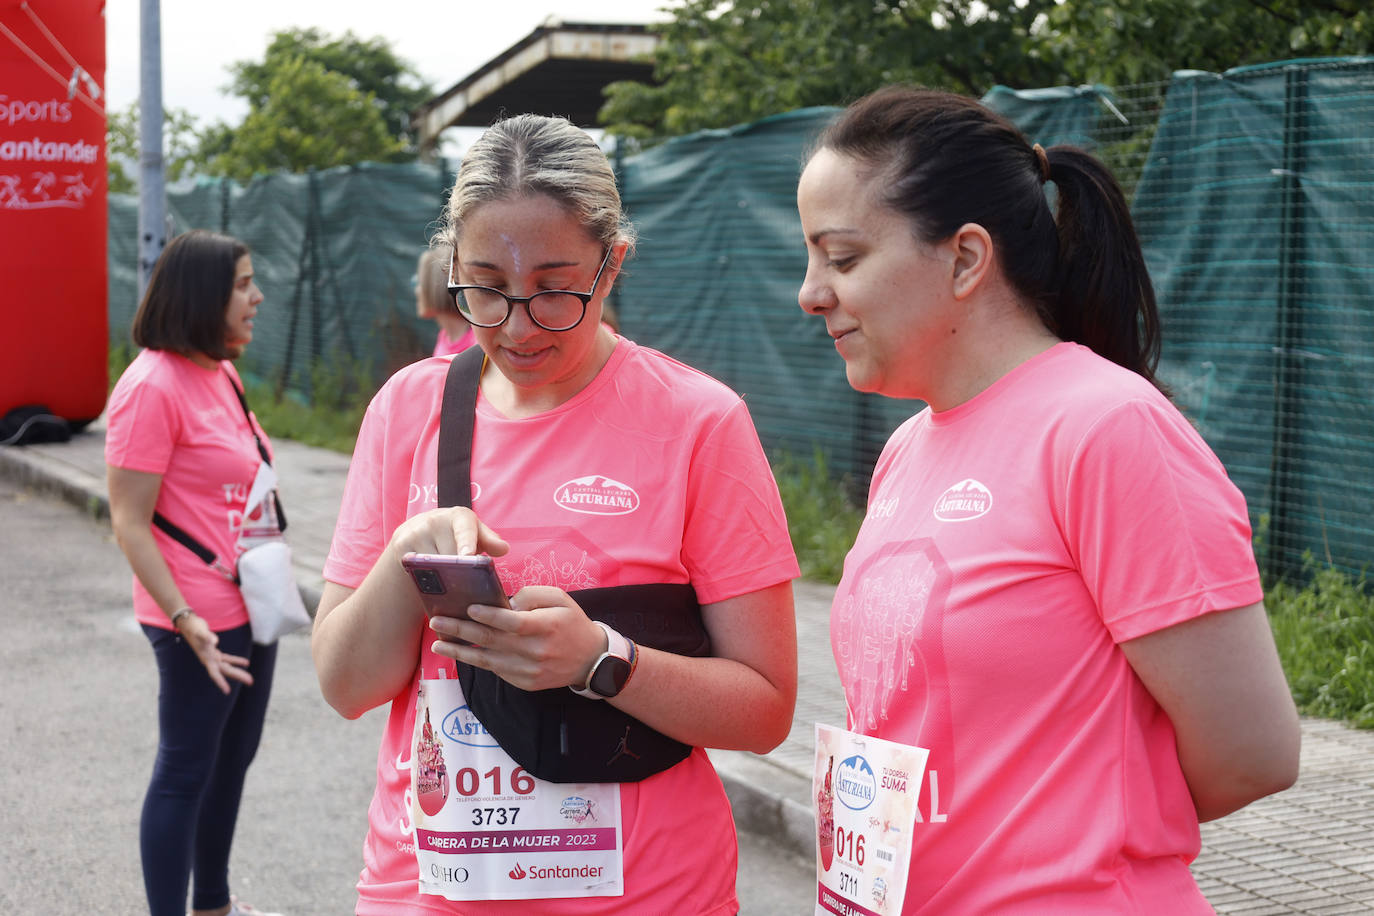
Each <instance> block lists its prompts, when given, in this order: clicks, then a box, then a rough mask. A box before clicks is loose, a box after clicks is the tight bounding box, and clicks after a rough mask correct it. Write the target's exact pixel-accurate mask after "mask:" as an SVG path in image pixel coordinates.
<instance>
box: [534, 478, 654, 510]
mask: <svg viewBox="0 0 1374 916" xmlns="http://www.w3.org/2000/svg"><path fill="white" fill-rule="evenodd" d="M553 501H554V503H555V504H557V505H558V506H559V507H561V508H564V509H568V510H569V511H572V512H581V513H582V514H583V515H629V514H630V513H631V512H633V511H635V510H636V509H638V508H639V494H638V493H636V492H635V491H634V489H633V488H632V487H629V486H627V485H625V484H623V483H621V482H620V481H618V480H612V479H611V478H609V477H602V476H601V475H600V474H591V475H588V476H587V477H577V478H574V479H573V480H569V481H568V482H567V483H565V484H562V485H561V486H559V487H558V488H557V489H555V490H554V491H553Z"/></svg>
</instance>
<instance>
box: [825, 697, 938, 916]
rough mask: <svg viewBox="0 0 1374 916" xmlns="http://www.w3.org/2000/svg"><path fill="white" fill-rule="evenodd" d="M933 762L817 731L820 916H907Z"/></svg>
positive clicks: (837, 731)
mask: <svg viewBox="0 0 1374 916" xmlns="http://www.w3.org/2000/svg"><path fill="white" fill-rule="evenodd" d="M929 755H930V752H929V751H928V750H926V749H924V748H919V747H910V746H908V745H905V744H898V743H896V742H893V741H886V740H884V739H882V738H870V737H867V736H864V735H857V734H855V733H853V732H850V731H846V730H845V729H842V728H833V727H831V726H828V725H821V724H820V723H817V724H816V766H815V772H814V776H813V779H812V794H811V797H812V798H813V799H815V807H816V916H828V914H836V916H892V914H898V913H901V911H902V898H903V897H905V896H906V876H907V868H908V866H909V864H910V862H911V831H912V828H913V827H914V825H915V823H916V799H917V798H918V797H919V796H920V794H921V779H922V777H923V776H924V774H925V767H926V758H927V757H929Z"/></svg>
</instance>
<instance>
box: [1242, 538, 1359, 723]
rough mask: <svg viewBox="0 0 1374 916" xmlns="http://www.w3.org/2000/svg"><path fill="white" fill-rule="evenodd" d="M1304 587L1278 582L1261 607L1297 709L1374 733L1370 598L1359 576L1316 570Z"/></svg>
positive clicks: (1309, 563)
mask: <svg viewBox="0 0 1374 916" xmlns="http://www.w3.org/2000/svg"><path fill="white" fill-rule="evenodd" d="M1306 561H1307V562H1306V566H1307V569H1308V571H1309V572H1311V573H1312V576H1311V580H1310V581H1309V582H1308V584H1307V585H1305V586H1302V587H1298V586H1294V585H1291V584H1288V583H1283V582H1281V583H1279V584H1277V585H1275V586H1274V587H1272V588H1271V589H1270V590H1269V594H1268V595H1267V596H1266V598H1265V603H1266V605H1267V607H1268V609H1269V620H1270V623H1271V624H1272V626H1273V629H1274V640H1275V642H1276V643H1277V644H1278V648H1279V658H1280V660H1281V661H1282V662H1283V669H1284V671H1285V672H1286V673H1287V675H1288V685H1289V687H1290V688H1291V689H1292V691H1293V699H1294V701H1296V703H1297V704H1298V709H1299V710H1300V711H1301V712H1303V713H1305V714H1307V715H1312V716H1320V717H1322V718H1327V719H1341V720H1344V721H1346V722H1349V723H1350V724H1351V725H1354V726H1356V727H1357V728H1374V596H1371V595H1370V594H1369V591H1368V588H1367V587H1366V582H1365V580H1364V578H1363V577H1361V578H1359V579H1358V580H1357V579H1352V578H1351V577H1350V576H1348V575H1346V574H1345V573H1342V572H1340V571H1339V570H1335V569H1319V568H1316V565H1315V563H1314V562H1313V561H1312V558H1311V556H1310V555H1308V556H1307V557H1306Z"/></svg>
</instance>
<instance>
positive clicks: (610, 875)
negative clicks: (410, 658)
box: [407, 672, 625, 900]
mask: <svg viewBox="0 0 1374 916" xmlns="http://www.w3.org/2000/svg"><path fill="white" fill-rule="evenodd" d="M441 673H442V672H441ZM410 771H411V783H410V797H409V798H408V799H407V801H408V803H409V805H410V809H411V818H412V823H413V824H414V825H415V858H416V861H417V863H418V864H419V868H420V892H421V893H424V894H433V895H436V896H439V897H445V898H447V899H449V900H535V899H540V898H546V897H618V896H621V895H622V894H624V893H625V881H624V871H623V855H622V830H621V824H620V785H619V784H618V783H596V784H574V783H551V782H545V781H543V780H541V779H536V778H535V777H533V776H531V775H530V774H529V773H527V772H525V770H524V769H523V768H521V767H520V766H519V765H518V764H517V763H516V762H515V761H513V760H512V759H511V758H510V756H509V755H508V754H506V752H505V751H503V750H501V747H500V745H498V744H497V743H496V741H495V740H494V739H493V738H492V737H491V736H490V735H489V734H487V730H486V729H485V728H483V727H482V724H481V722H479V721H478V720H477V717H476V716H474V715H473V714H472V712H471V710H469V709H468V707H467V701H466V700H465V698H464V697H463V688H462V686H461V685H460V684H459V682H458V680H457V679H456V678H452V679H450V678H442V677H441V678H439V679H436V680H421V681H420V689H419V694H418V706H417V708H416V711H415V734H414V739H413V742H412V746H411V768H410Z"/></svg>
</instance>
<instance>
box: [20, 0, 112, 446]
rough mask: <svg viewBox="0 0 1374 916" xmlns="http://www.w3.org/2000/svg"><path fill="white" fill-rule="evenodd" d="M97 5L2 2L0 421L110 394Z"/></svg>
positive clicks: (76, 410)
mask: <svg viewBox="0 0 1374 916" xmlns="http://www.w3.org/2000/svg"><path fill="white" fill-rule="evenodd" d="M104 6H105V3H104V0H0V302H3V308H0V314H3V316H4V328H3V330H0V415H3V414H4V413H6V412H7V411H9V410H11V409H12V408H14V407H17V406H20V405H25V404H42V405H45V406H47V407H48V408H49V409H50V410H51V411H52V412H53V413H55V414H57V415H58V416H61V417H64V418H66V419H67V420H70V421H73V422H75V423H78V424H79V423H82V422H85V421H89V420H93V419H95V418H96V417H98V416H99V415H100V412H101V411H102V410H103V409H104V407H105V394H106V389H107V387H108V381H107V378H106V376H107V373H108V366H107V361H108V356H107V349H108V345H109V341H108V331H107V325H108V322H109V319H108V314H107V299H108V296H109V291H108V285H107V274H108V266H107V263H106V257H107V255H106V232H107V228H106V197H105V195H106V191H107V174H106V162H105V99H104V93H103V91H102V88H103V84H104V82H105V17H104V12H103V11H104Z"/></svg>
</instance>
